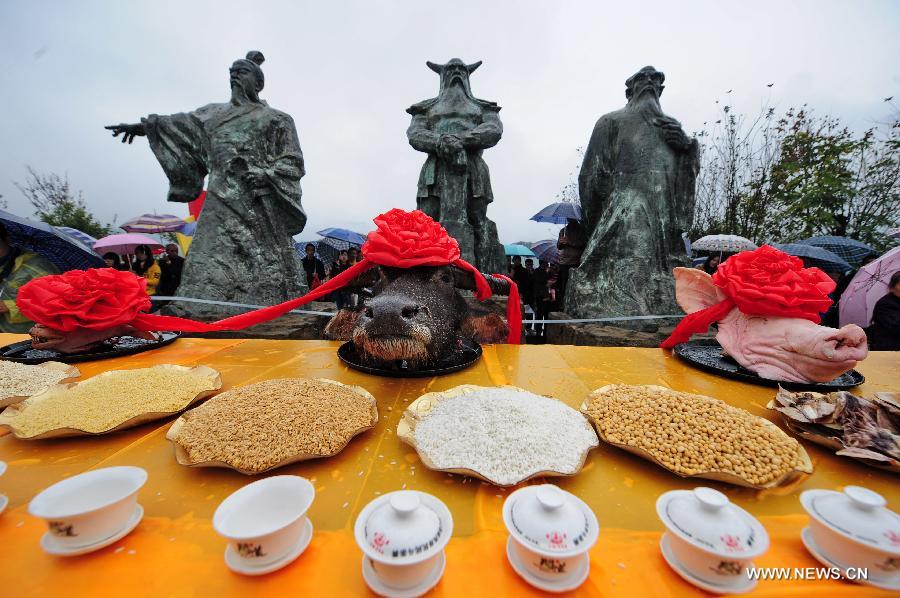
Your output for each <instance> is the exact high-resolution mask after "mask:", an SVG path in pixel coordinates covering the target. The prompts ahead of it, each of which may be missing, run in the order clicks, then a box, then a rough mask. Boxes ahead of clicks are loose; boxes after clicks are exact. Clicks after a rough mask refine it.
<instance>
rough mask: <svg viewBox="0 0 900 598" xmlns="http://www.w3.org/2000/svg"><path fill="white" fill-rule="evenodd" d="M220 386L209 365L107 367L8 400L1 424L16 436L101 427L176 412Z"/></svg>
mask: <svg viewBox="0 0 900 598" xmlns="http://www.w3.org/2000/svg"><path fill="white" fill-rule="evenodd" d="M210 372H211V373H212V374H213V375H210V374H209V373H210ZM220 386H221V380H220V379H219V377H218V375H216V372H215V371H214V370H211V369H209V368H186V367H181V366H171V365H167V366H155V367H152V368H141V369H135V370H116V371H110V372H106V373H103V374H101V375H99V376H95V377H94V378H89V379H87V380H85V381H84V382H79V383H77V384H73V385H71V386H68V385H63V386H57V387H54V388H51V389H50V390H48V391H47V392H44V393H42V394H39V395H35V396H33V397H31V398H29V399H26V400H25V401H23V402H21V403H19V404H17V405H13V406H12V407H9V408H7V409H6V410H5V411H4V412H3V413H2V414H0V424H4V425H7V426H9V427H11V428H12V429H13V432H15V434H16V435H17V436H19V437H20V438H30V437H32V436H38V435H40V434H44V433H46V432H49V431H51V430H58V429H60V428H72V429H75V430H81V431H83V432H89V433H100V432H106V431H107V430H110V429H112V428H115V427H117V426H119V425H120V424H122V423H124V422H126V421H128V420H130V419H132V418H135V417H137V416H139V415H143V414H145V413H154V412H162V413H174V412H177V411H180V410H182V409H184V408H185V407H186V406H187V405H188V404H189V403H190V402H191V401H192V400H194V398H196V397H197V395H199V394H201V393H203V392H206V391H213V390H216V389H218V388H219V387H220Z"/></svg>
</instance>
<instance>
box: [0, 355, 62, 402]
mask: <svg viewBox="0 0 900 598" xmlns="http://www.w3.org/2000/svg"><path fill="white" fill-rule="evenodd" d="M74 372H77V370H74ZM74 375H75V376H77V375H78V374H77V373H75V374H74ZM71 376H72V373H69V372H67V371H66V370H65V369H64V368H62V367H60V368H52V367H47V366H46V365H43V364H42V365H26V364H24V363H16V362H14V361H0V400H3V399H5V398H8V397H30V396H32V395H36V394H38V393H39V392H43V391H45V390H47V389H48V388H49V387H51V386H53V385H55V384H57V383H58V382H59V381H60V380H62V379H63V378H69V377H71Z"/></svg>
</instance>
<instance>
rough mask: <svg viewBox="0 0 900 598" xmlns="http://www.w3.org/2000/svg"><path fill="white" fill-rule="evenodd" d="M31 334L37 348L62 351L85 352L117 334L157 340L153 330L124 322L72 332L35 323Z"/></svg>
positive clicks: (29, 332) (32, 344) (33, 345)
mask: <svg viewBox="0 0 900 598" xmlns="http://www.w3.org/2000/svg"><path fill="white" fill-rule="evenodd" d="M28 334H30V335H31V346H32V347H33V348H35V349H44V350H51V351H58V352H60V353H83V352H85V351H88V350H90V349H93V348H94V347H96V346H97V345H99V344H100V343H102V342H103V341H105V340H107V339H110V338H114V337H117V336H134V337H137V338H143V339H147V340H155V339H156V336H155V335H154V334H153V333H152V332H142V331H140V330H138V329H136V328H134V327H133V326H129V325H127V324H122V325H121V326H115V327H113V328H105V329H103V330H92V329H90V328H79V329H77V330H73V331H72V332H62V331H59V330H54V329H52V328H48V327H46V326H44V325H42V324H35V325H34V326H33V327H32V328H31V330H29V331H28Z"/></svg>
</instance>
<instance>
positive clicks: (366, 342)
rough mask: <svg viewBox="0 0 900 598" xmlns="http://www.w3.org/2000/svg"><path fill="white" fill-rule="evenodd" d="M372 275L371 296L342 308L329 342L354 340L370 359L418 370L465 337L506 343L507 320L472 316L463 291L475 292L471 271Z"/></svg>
mask: <svg viewBox="0 0 900 598" xmlns="http://www.w3.org/2000/svg"><path fill="white" fill-rule="evenodd" d="M369 273H373V274H370V276H372V277H373V279H371V280H370V281H369V282H371V283H372V284H371V288H372V297H370V298H368V299H366V300H365V301H364V302H363V305H362V306H360V308H358V309H356V310H352V309H342V310H341V311H339V312H338V313H337V314H336V315H335V316H334V317H333V318H332V319H331V321H330V322H329V323H328V325H327V326H326V327H325V334H326V336H327V337H328V338H331V339H336V340H352V341H353V344H354V346H355V348H356V350H357V352H358V353H359V354H360V355H361V356H362V357H363V358H365V359H366V360H367V361H371V362H376V363H392V362H398V361H406V362H407V363H408V364H409V366H410V367H413V368H415V367H419V366H421V365H425V364H429V363H434V362H436V361H440V360H441V359H443V358H445V357H447V356H448V355H450V354H451V353H452V352H453V351H454V350H455V349H458V348H459V347H460V342H461V339H462V338H463V337H469V338H472V339H474V340H476V341H477V342H482V343H496V342H504V340H505V339H506V335H507V334H508V328H507V324H506V322H505V321H504V320H503V318H501V317H500V316H498V315H496V314H491V313H487V312H483V313H476V312H474V311H473V310H472V309H470V307H469V305H468V303H467V302H466V300H465V299H464V298H463V296H462V295H461V294H460V293H459V291H458V289H459V288H469V289H472V288H474V282H473V281H472V275H471V274H469V273H465V272H462V271H460V270H457V269H456V268H454V267H452V266H418V267H415V268H388V267H383V266H382V267H379V268H376V269H373V270H370V271H369ZM367 274H368V273H367ZM487 278H488V281H489V284H491V287H492V290H493V291H494V292H495V293H498V294H499V293H502V294H505V293H503V290H504V289H503V288H500V287H502V286H503V284H505V283H503V282H502V281H498V280H495V279H493V278H490V277H487ZM359 284H362V283H357V285H356V286H359ZM350 286H353V283H351V285H350ZM507 292H508V289H507Z"/></svg>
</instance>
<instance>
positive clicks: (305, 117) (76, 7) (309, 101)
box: [0, 0, 900, 242]
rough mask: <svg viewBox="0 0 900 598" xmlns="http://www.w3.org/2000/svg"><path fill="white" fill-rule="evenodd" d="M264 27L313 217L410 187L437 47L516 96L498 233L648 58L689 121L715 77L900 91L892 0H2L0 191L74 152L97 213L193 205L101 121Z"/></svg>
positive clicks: (520, 223)
mask: <svg viewBox="0 0 900 598" xmlns="http://www.w3.org/2000/svg"><path fill="white" fill-rule="evenodd" d="M251 49H258V50H261V51H262V52H263V53H264V54H265V56H266V62H265V64H264V65H263V70H264V72H265V75H266V87H265V89H264V90H263V92H262V93H261V96H262V97H263V98H264V99H265V100H267V101H268V102H269V104H270V105H271V106H272V107H274V108H277V109H279V110H282V111H285V112H287V113H289V114H291V115H292V116H293V118H294V121H295V122H296V124H297V129H298V131H299V134H300V143H301V145H302V148H303V153H304V156H305V158H306V167H307V175H306V177H305V178H304V179H303V181H302V184H303V205H304V207H305V209H306V211H307V214H308V215H309V222H308V224H307V228H306V230H305V231H304V232H303V233H302V235H301V237H302V238H304V239H309V238H315V234H314V233H315V231H316V230H320V229H322V228H324V227H327V226H341V227H347V228H351V229H355V230H358V231H360V232H367V231H368V230H370V229H371V228H372V225H371V219H372V217H374V216H375V215H377V214H378V213H380V212H382V211H385V210H387V209H389V208H392V207H401V208H405V209H412V208H413V207H415V193H416V180H417V177H418V173H419V169H420V167H421V165H422V162H423V161H424V159H425V155H424V154H421V153H419V152H416V151H415V150H413V149H412V148H411V147H410V146H409V144H408V142H407V139H406V135H405V132H406V128H407V126H408V125H409V116H408V115H407V114H406V113H405V109H406V108H407V107H408V106H410V105H411V104H413V103H415V102H418V101H420V100H423V99H426V98H430V97H433V96H434V95H435V94H436V92H437V89H438V77H437V75H436V74H434V73H433V72H431V71H430V70H428V68H426V66H425V61H426V60H431V61H435V62H446V61H447V60H448V59H450V58H452V57H460V58H462V59H463V60H465V61H467V62H474V61H476V60H483V61H484V64H483V65H482V67H481V68H480V69H479V70H478V71H477V72H476V73H475V74H474V75H473V76H472V89H473V91H474V93H475V95H476V96H478V97H480V98H483V99H487V100H493V101H496V102H498V103H499V104H500V105H501V106H502V107H503V110H502V112H501V113H500V116H501V119H502V120H503V124H504V135H503V139H502V140H501V141H500V143H499V144H498V145H497V146H496V147H495V148H493V149H490V150H487V151H486V152H485V154H484V157H485V160H486V161H487V163H488V165H489V167H490V170H491V179H492V182H493V188H494V197H495V201H494V203H493V204H492V206H491V207H490V209H489V211H488V214H489V216H490V217H491V218H492V219H493V220H495V221H496V222H497V225H498V227H499V230H500V238H501V240H502V241H504V242H512V241H516V240H537V239H541V238H547V237H550V236H555V234H556V230H558V227H553V226H550V225H546V224H537V223H534V222H529V220H528V218H529V217H530V216H531V215H532V214H534V213H535V212H536V211H537V210H539V209H540V208H541V207H543V206H544V205H546V204H547V203H550V202H552V201H554V197H555V196H556V195H557V193H558V192H559V191H560V189H561V188H562V187H563V186H565V185H566V183H567V182H568V181H569V180H570V178H571V173H572V172H573V170H574V169H575V167H576V166H577V164H578V162H579V160H578V155H577V152H576V148H578V147H579V146H583V145H585V144H586V143H587V140H588V137H589V135H590V132H591V129H592V127H593V125H594V122H595V121H596V120H597V118H598V117H600V116H601V115H602V114H604V113H606V112H609V111H611V110H615V109H618V108H620V107H621V106H622V105H623V103H624V101H625V98H624V80H625V79H626V78H627V77H628V76H629V75H631V74H632V73H633V72H634V71H636V70H637V69H639V68H640V67H642V66H644V65H647V64H652V65H654V66H655V67H657V68H658V69H660V70H662V71H664V72H665V74H666V91H665V93H664V94H663V97H662V105H663V109H664V110H665V111H666V112H667V113H668V114H671V115H672V116H674V117H676V118H678V119H679V120H681V121H682V123H683V124H684V126H685V128H686V129H687V130H688V131H696V130H699V129H700V128H701V127H702V124H703V122H704V121H707V120H710V119H713V117H715V114H716V111H717V106H716V105H715V104H714V102H715V100H717V99H719V100H722V99H727V100H728V101H730V102H731V103H732V104H734V105H735V106H737V107H738V109H739V110H744V111H748V112H755V111H757V110H759V108H760V106H761V105H762V104H764V103H765V102H771V103H773V104H775V105H776V106H778V107H779V108H782V109H783V108H786V107H787V106H789V105H792V104H802V103H808V104H810V105H811V106H813V107H814V108H815V109H817V110H818V111H820V112H825V113H830V114H833V115H835V116H839V117H841V118H843V119H844V120H845V122H847V123H848V124H849V125H851V126H852V127H854V128H856V129H862V128H866V127H868V126H870V125H871V124H872V123H874V122H877V121H881V120H884V119H885V118H886V117H887V115H888V114H889V113H890V110H889V106H888V105H887V104H885V103H884V101H883V100H884V98H885V97H887V96H891V95H893V96H895V97H898V98H900V61H898V57H900V2H892V1H879V2H870V1H860V0H854V1H841V2H826V1H822V0H817V1H814V2H782V1H776V2H763V1H760V0H754V1H753V2H746V1H741V2H724V1H710V2H671V1H665V2H634V1H630V2H621V1H619V2H601V1H597V0H595V1H585V2H572V1H559V2H548V1H546V0H542V1H527V2H523V1H520V2H491V1H489V0H480V1H471V2H470V1H462V0H456V1H454V2H441V3H437V2H422V1H410V2H399V1H398V2H368V1H359V2H343V1H340V0H332V1H330V2H322V1H306V2H301V1H295V2H271V1H257V2H249V1H246V0H245V1H243V2H229V1H224V0H218V1H216V2H201V1H191V0H181V1H179V2H169V1H160V0H154V1H153V2H137V1H131V2H118V1H106V2H101V1H78V2H61V1H59V2H51V1H39V2H38V1H25V0H0V90H2V95H0V98H2V99H0V108H2V111H0V194H2V195H3V198H2V200H0V201H7V202H8V204H9V209H11V210H12V211H13V212H16V213H19V214H23V215H30V214H31V213H32V210H31V207H30V205H29V204H28V203H27V202H26V201H25V199H24V198H23V196H22V195H21V193H20V192H19V191H18V190H17V189H16V188H15V186H14V185H13V181H23V180H24V178H25V166H26V165H31V166H33V167H34V168H35V169H37V170H38V171H40V172H44V173H49V172H56V173H61V174H62V173H67V174H68V176H69V180H70V182H71V184H72V185H73V187H74V188H76V189H81V190H83V191H84V196H85V198H86V200H87V202H88V204H89V207H90V208H91V209H92V210H93V211H94V212H95V213H96V214H97V215H98V216H99V217H100V218H101V220H103V221H104V222H112V221H113V220H114V219H115V220H116V221H117V222H119V223H121V222H124V221H125V220H127V219H129V218H131V217H133V216H136V215H138V214H141V213H144V212H153V211H156V212H157V213H167V212H168V213H174V214H179V215H185V216H186V215H187V207H186V206H185V205H183V204H167V202H166V201H165V198H166V192H167V188H168V183H167V181H166V178H165V176H164V174H163V172H162V169H161V168H160V167H159V165H158V163H157V162H156V159H155V158H154V156H153V154H152V152H151V151H150V149H149V147H148V145H147V141H146V139H145V138H138V139H137V140H136V141H135V143H134V144H133V145H131V146H123V145H122V144H121V143H119V142H118V140H114V139H112V138H111V137H110V136H109V134H108V132H106V131H104V130H103V126H104V125H106V124H114V123H119V122H137V121H139V119H140V118H141V117H142V116H145V115H147V114H150V113H158V114H168V113H173V112H181V111H186V110H193V109H195V108H197V107H199V106H202V105H204V104H207V103H210V102H223V101H227V100H228V98H229V85H228V72H227V70H228V66H229V65H230V64H231V62H232V61H233V60H234V59H236V58H239V57H243V56H244V54H245V53H246V52H247V51H248V50H251ZM772 82H775V85H774V86H773V87H772V88H768V87H766V85H767V84H768V83H772ZM728 90H733V91H732V93H731V94H730V95H728V94H726V92H727V91H728Z"/></svg>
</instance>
